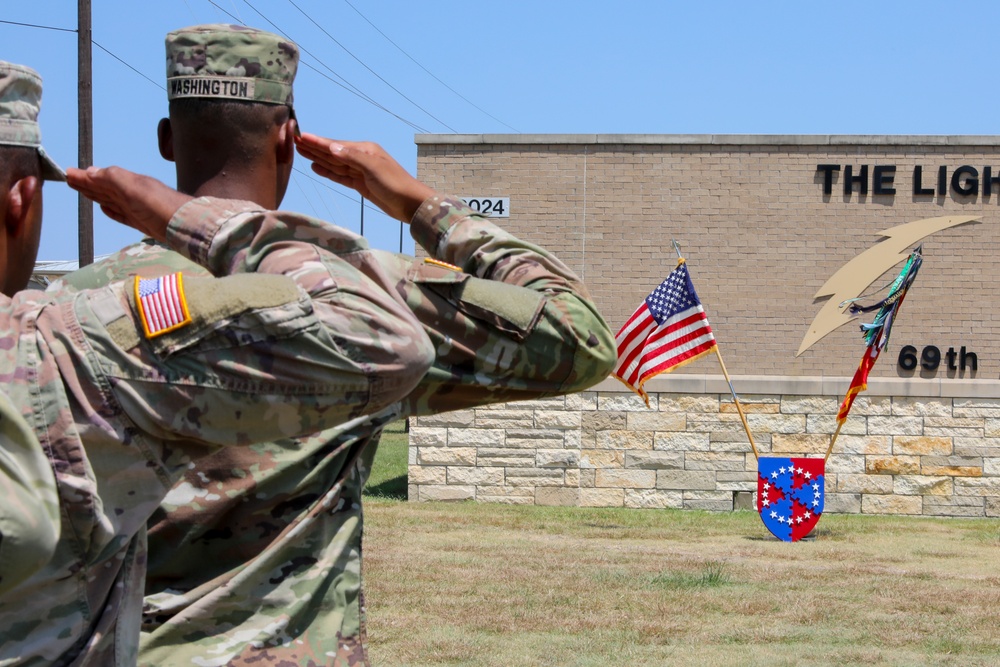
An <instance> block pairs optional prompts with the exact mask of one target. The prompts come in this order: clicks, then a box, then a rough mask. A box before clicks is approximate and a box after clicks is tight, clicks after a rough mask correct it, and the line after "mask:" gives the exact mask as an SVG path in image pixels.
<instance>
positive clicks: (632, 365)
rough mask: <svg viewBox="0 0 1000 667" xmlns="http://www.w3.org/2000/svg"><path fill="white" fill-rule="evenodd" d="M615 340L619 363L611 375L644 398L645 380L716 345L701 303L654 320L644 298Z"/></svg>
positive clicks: (676, 366)
mask: <svg viewBox="0 0 1000 667" xmlns="http://www.w3.org/2000/svg"><path fill="white" fill-rule="evenodd" d="M616 340H617V342H618V364H617V365H616V366H615V370H614V373H613V375H614V376H615V377H617V378H618V379H620V380H621V381H622V382H624V383H625V384H627V385H628V386H630V387H631V388H632V389H634V390H635V391H637V392H638V393H639V394H640V395H642V396H643V397H644V398H645V397H646V393H645V392H644V391H642V385H643V383H644V382H645V381H646V380H648V379H649V378H651V377H653V376H654V375H658V374H660V373H666V372H668V371H671V370H673V369H675V368H678V367H679V366H682V365H684V364H686V363H688V362H690V361H694V360H695V359H697V358H698V357H701V356H702V355H704V354H707V353H708V352H711V351H712V350H713V349H714V348H715V345H716V343H715V336H714V335H713V334H712V327H711V326H709V324H708V317H707V316H706V315H705V310H704V308H702V306H701V304H700V303H699V304H697V305H695V306H692V307H691V308H688V309H686V310H683V311H681V312H679V313H676V314H675V315H673V316H672V317H670V318H668V319H666V320H664V321H663V323H662V324H657V322H656V320H655V319H654V318H653V315H652V313H650V311H649V307H648V306H647V304H646V302H645V301H643V302H642V305H640V306H639V308H638V310H636V311H635V313H633V314H632V317H630V318H629V320H628V322H626V323H625V326H623V327H622V328H621V330H620V331H619V332H618V335H617V337H616ZM647 402H648V400H647Z"/></svg>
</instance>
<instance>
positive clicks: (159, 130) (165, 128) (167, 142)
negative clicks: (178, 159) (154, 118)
mask: <svg viewBox="0 0 1000 667" xmlns="http://www.w3.org/2000/svg"><path fill="white" fill-rule="evenodd" d="M156 144H157V145H158V146H159V147H160V157H162V158H163V159H164V160H166V161H167V162H173V161H174V128H173V126H171V125H170V119H169V118H161V119H160V122H159V124H158V125H157V126H156Z"/></svg>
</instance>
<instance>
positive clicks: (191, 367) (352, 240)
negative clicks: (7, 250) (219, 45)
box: [0, 198, 433, 667]
mask: <svg viewBox="0 0 1000 667" xmlns="http://www.w3.org/2000/svg"><path fill="white" fill-rule="evenodd" d="M216 221H217V222H216ZM167 237H168V241H169V243H170V245H171V246H172V247H173V248H174V249H175V250H177V251H178V252H181V253H182V254H184V255H185V256H186V257H187V258H188V259H190V260H192V261H196V262H197V263H199V264H201V265H202V266H204V267H205V268H206V269H208V270H209V271H210V272H211V273H212V274H213V275H218V276H227V277H222V278H213V277H202V278H199V277H193V276H191V277H188V278H187V279H186V280H183V290H184V292H185V293H186V302H187V311H188V314H189V315H190V321H189V322H188V323H187V324H184V325H182V326H180V327H179V328H176V329H175V330H172V331H167V332H166V333H163V334H160V335H155V336H154V335H153V333H146V330H147V329H152V326H151V325H150V324H149V317H148V316H147V315H143V314H142V313H143V312H146V313H148V312H149V310H148V309H147V310H141V309H140V306H139V303H140V301H141V300H142V296H141V291H142V282H141V281H138V280H137V281H136V283H138V284H136V285H133V284H132V283H114V284H111V285H109V286H107V287H105V288H102V289H99V290H91V291H84V292H76V293H73V292H69V291H52V290H50V291H47V292H34V291H23V292H20V293H19V294H17V295H16V296H15V297H14V298H13V299H6V298H4V299H3V300H2V301H0V376H2V378H3V382H4V383H5V386H6V391H7V393H8V395H9V396H10V398H11V400H12V401H13V402H14V403H15V404H16V405H18V406H19V407H20V408H21V410H22V415H23V416H24V417H25V419H26V420H27V421H28V423H29V424H30V425H31V426H32V428H33V429H34V431H35V433H36V435H38V437H39V440H40V441H41V442H42V444H43V446H44V447H45V448H46V452H47V454H48V457H49V459H50V461H51V464H52V468H53V471H54V474H55V479H56V484H57V488H58V492H59V496H60V503H61V511H62V534H61V537H60V541H59V543H58V545H57V547H56V553H55V555H54V556H53V558H52V560H51V561H50V562H49V563H48V564H47V565H46V566H45V567H44V568H42V570H40V571H39V572H38V573H36V574H35V575H34V576H32V577H31V578H30V579H28V580H26V581H25V582H23V583H22V584H21V585H20V586H18V587H16V588H14V589H13V590H11V591H8V592H7V593H6V594H5V595H3V596H0V665H9V664H25V665H49V664H52V663H58V664H70V665H100V666H101V667H104V666H106V665H113V664H118V665H131V664H134V663H135V661H136V652H137V644H138V639H139V624H140V619H141V604H142V591H143V582H144V579H145V563H146V540H145V525H146V521H147V519H148V518H149V517H150V515H151V514H152V513H153V511H154V510H155V509H156V508H157V507H158V506H159V504H160V502H161V501H162V499H163V498H164V496H165V495H166V493H167V491H168V490H169V489H170V488H171V487H172V486H173V484H174V482H176V481H177V480H178V479H179V478H180V477H181V475H182V474H183V473H184V472H185V471H186V470H188V468H189V467H190V465H191V463H192V460H193V459H195V458H197V457H199V456H204V455H206V454H209V453H211V452H213V451H215V450H217V449H218V448H219V447H220V446H224V445H241V446H245V445H249V444H251V443H253V442H257V441H259V440H272V441H274V440H278V439H281V438H287V437H293V436H299V435H303V434H306V433H312V432H315V431H317V430H321V429H325V428H331V427H333V426H335V425H338V424H341V423H343V422H344V421H347V420H349V419H352V418H354V417H357V416H359V415H360V414H362V413H363V412H365V411H373V412H374V411H378V410H381V409H383V408H385V407H387V406H388V405H391V404H392V403H393V402H395V401H397V400H399V399H400V398H401V397H402V396H404V395H406V394H407V393H409V392H410V391H411V390H412V388H413V387H414V386H415V384H416V383H417V381H418V380H419V379H420V378H421V377H422V376H423V375H424V373H425V372H426V370H427V368H428V366H429V364H430V360H431V357H432V354H433V351H432V349H431V348H430V345H429V341H428V340H427V337H426V336H425V335H424V334H423V332H422V330H421V329H420V328H419V326H417V325H416V323H415V322H414V320H413V316H412V314H411V313H410V312H409V311H408V309H406V308H405V307H403V306H402V305H401V304H400V303H399V301H398V300H397V299H396V297H395V296H394V294H395V292H394V289H393V288H394V286H393V285H392V283H390V282H388V280H387V279H386V276H385V275H384V274H382V273H381V272H380V271H379V270H378V268H377V267H371V268H369V267H364V268H365V270H366V272H367V273H362V272H360V271H358V270H357V269H356V268H355V267H352V266H350V265H348V264H346V263H345V262H344V261H343V259H342V257H344V256H350V255H353V254H358V253H361V254H363V253H365V252H366V251H367V245H366V244H365V242H364V240H363V239H361V238H360V237H357V236H356V235H353V234H351V233H350V232H345V231H343V230H339V229H336V228H331V227H330V226H329V225H325V224H324V223H320V222H318V221H315V220H312V219H309V218H304V217H302V216H286V215H283V214H281V213H276V212H269V211H261V210H259V209H258V208H257V207H256V206H255V205H253V204H249V203H247V202H233V201H225V200H217V199H212V198H199V199H195V200H192V201H191V202H189V203H188V204H185V205H184V206H182V207H181V208H180V209H179V210H178V211H177V213H176V214H175V216H174V218H173V219H172V220H171V223H170V227H169V229H168V233H167ZM313 243H315V244H318V246H321V247H317V245H314V244H313ZM321 248H325V250H324V249H321ZM230 274H240V275H230ZM151 275H156V274H151ZM390 291H391V292H392V295H390ZM154 333H155V332H154Z"/></svg>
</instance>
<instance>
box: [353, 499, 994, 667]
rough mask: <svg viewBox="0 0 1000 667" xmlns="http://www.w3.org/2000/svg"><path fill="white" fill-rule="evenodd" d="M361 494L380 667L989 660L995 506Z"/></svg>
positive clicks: (957, 662) (966, 662) (372, 636)
mask: <svg viewBox="0 0 1000 667" xmlns="http://www.w3.org/2000/svg"><path fill="white" fill-rule="evenodd" d="M366 507H367V509H366V532H365V534H366V540H365V575H366V582H367V583H366V586H367V588H366V593H367V595H366V597H367V601H368V606H369V625H368V628H369V634H370V641H371V655H372V658H373V660H374V662H375V664H377V665H381V666H392V667H396V666H413V667H416V666H431V665H470V666H484V667H485V666H500V665H503V666H507V665H571V666H579V667H585V666H588V665H604V664H608V663H613V664H630V665H631V664H636V665H767V667H776V666H778V665H830V664H837V665H855V664H856V665H995V664H1000V624H998V623H997V622H996V617H997V614H998V613H1000V580H998V578H997V574H998V573H997V566H996V561H997V554H996V548H997V546H998V544H1000V540H998V536H1000V531H998V525H997V522H996V521H992V520H979V521H975V520H934V519H912V518H891V517H864V516H826V517H824V518H823V519H822V522H821V523H820V525H819V527H818V534H817V536H816V539H814V540H811V541H804V542H799V543H795V544H786V543H782V542H778V541H776V540H774V539H773V538H770V535H769V534H768V533H767V530H766V529H765V528H764V526H763V525H762V524H761V523H760V519H759V518H758V517H757V516H756V514H753V513H732V514H711V513H702V512H679V511H652V510H625V509H584V508H543V507H511V506H504V505H476V504H472V503H462V504H415V503H399V502H387V501H369V502H368V503H367V505H366Z"/></svg>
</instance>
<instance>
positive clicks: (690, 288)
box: [646, 264, 701, 324]
mask: <svg viewBox="0 0 1000 667" xmlns="http://www.w3.org/2000/svg"><path fill="white" fill-rule="evenodd" d="M699 303H701V302H700V301H699V300H698V295H697V294H696V293H695V291H694V284H693V283H692V282H691V275H690V274H689V273H688V270H687V264H681V265H680V266H679V267H677V270H675V271H673V272H671V273H670V275H669V276H668V277H667V279H666V280H664V281H663V282H662V283H660V284H659V285H658V286H657V288H656V289H655V290H653V292H652V294H650V295H649V296H647V297H646V305H647V306H649V312H650V313H652V315H653V319H655V320H656V322H657V324H663V323H664V322H665V321H666V320H667V319H668V318H670V317H672V316H673V315H675V314H677V313H680V312H682V311H685V310H687V309H688V308H693V307H694V306H697V305H698V304H699Z"/></svg>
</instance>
